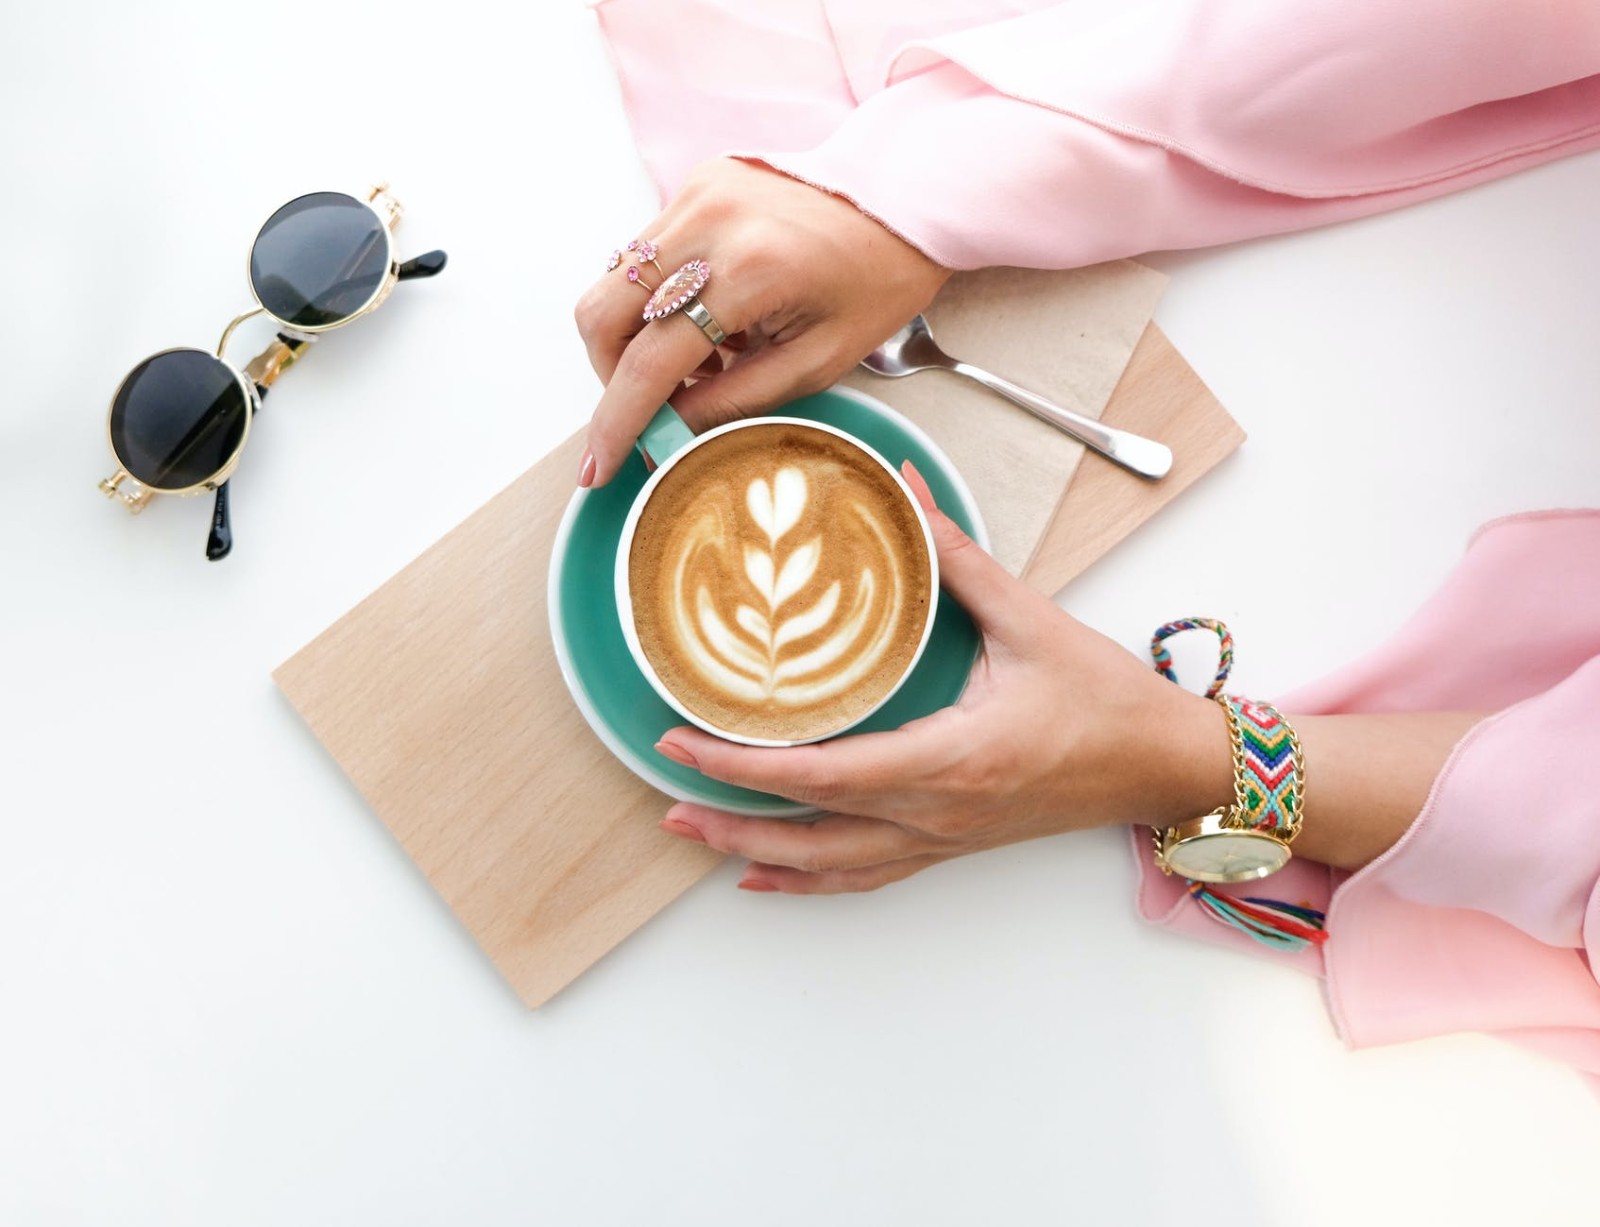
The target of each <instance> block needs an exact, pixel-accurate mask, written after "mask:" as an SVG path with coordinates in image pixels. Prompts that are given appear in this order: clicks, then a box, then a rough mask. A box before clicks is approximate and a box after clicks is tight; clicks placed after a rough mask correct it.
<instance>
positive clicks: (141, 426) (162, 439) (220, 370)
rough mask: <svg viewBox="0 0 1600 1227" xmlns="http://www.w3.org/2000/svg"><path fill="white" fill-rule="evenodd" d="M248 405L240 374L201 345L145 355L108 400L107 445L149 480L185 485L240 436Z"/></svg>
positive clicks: (215, 466)
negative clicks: (194, 347)
mask: <svg viewBox="0 0 1600 1227" xmlns="http://www.w3.org/2000/svg"><path fill="white" fill-rule="evenodd" d="M249 420H250V408H249V403H248V400H247V399H246V394H245V390H244V388H243V386H241V384H240V382H239V377H238V376H237V375H235V374H234V373H233V370H232V368H230V367H229V366H228V365H227V364H226V363H225V362H223V361H222V360H221V359H219V358H215V357H213V356H212V355H211V354H208V353H206V352H205V351H204V350H202V349H174V350H169V351H168V352H167V353H164V354H157V355H156V356H155V357H153V358H146V359H145V360H144V361H143V362H141V363H140V364H139V365H138V366H136V367H134V368H133V371H132V372H131V373H130V374H129V375H128V377H127V378H126V379H124V380H123V381H122V386H121V387H120V388H118V389H117V395H116V397H115V399H114V400H112V402H111V448H112V450H113V451H114V452H116V454H117V459H118V460H119V461H121V463H122V467H123V468H125V469H127V470H128V472H129V473H131V474H133V476H134V477H135V478H136V479H137V480H139V481H141V482H143V483H144V484H145V485H147V486H153V487H154V488H156V489H158V490H183V489H187V488H188V487H189V486H198V485H199V484H200V483H201V482H203V481H206V480H207V479H208V478H211V477H213V476H215V475H216V474H217V472H218V471H219V470H220V469H221V468H222V467H223V466H224V465H225V464H227V463H228V461H229V460H230V459H231V458H232V457H233V454H234V453H235V452H236V451H238V450H239V445H240V444H241V443H242V442H243V441H244V432H245V427H246V425H248V423H249Z"/></svg>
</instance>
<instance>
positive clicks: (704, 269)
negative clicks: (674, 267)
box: [644, 260, 728, 345]
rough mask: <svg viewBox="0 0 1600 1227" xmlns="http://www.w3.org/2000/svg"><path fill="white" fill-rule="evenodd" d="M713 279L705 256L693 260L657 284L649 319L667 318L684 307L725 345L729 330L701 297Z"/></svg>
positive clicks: (697, 324)
mask: <svg viewBox="0 0 1600 1227" xmlns="http://www.w3.org/2000/svg"><path fill="white" fill-rule="evenodd" d="M710 280H711V266H710V265H709V264H707V263H706V262H705V261H704V260H690V261H689V263H687V264H685V265H684V266H683V267H682V268H680V269H678V271H677V272H675V273H673V274H672V276H670V277H668V278H667V279H666V280H665V281H663V282H662V283H661V284H660V285H658V286H657V287H656V288H655V292H654V293H653V294H651V295H650V301H649V302H647V303H645V305H644V318H645V322H646V323H649V322H650V321H652V320H659V319H665V318H666V317H667V316H669V315H671V314H672V313H673V312H674V311H682V312H683V313H684V314H685V315H686V316H688V317H689V319H690V320H692V321H693V322H694V325H695V327H697V328H699V329H700V331H701V332H703V333H705V334H706V339H707V340H708V341H710V342H711V343H712V344H713V345H721V344H722V343H723V342H724V341H726V340H727V339H728V334H727V333H725V332H724V331H723V330H722V326H721V325H720V324H718V323H717V321H716V320H715V319H713V318H712V317H711V312H709V311H707V310H706V308H705V304H704V303H702V302H701V301H700V291H701V290H703V289H705V288H706V283H707V282H709V281H710Z"/></svg>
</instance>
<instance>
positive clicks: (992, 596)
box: [900, 460, 1055, 646]
mask: <svg viewBox="0 0 1600 1227" xmlns="http://www.w3.org/2000/svg"><path fill="white" fill-rule="evenodd" d="M900 472H901V475H902V476H904V477H905V479H906V484H907V485H909V486H910V487H911V492H912V493H913V494H915V495H916V496H917V502H918V503H919V504H921V506H922V510H923V514H925V515H926V516H927V517H928V527H929V528H931V529H932V530H933V542H934V546H935V547H936V548H937V549H938V552H939V584H940V586H941V587H942V588H943V589H944V590H945V591H946V592H948V593H949V594H950V595H951V596H953V597H954V598H955V599H956V601H957V602H958V603H959V604H960V605H961V607H962V608H963V609H965V610H966V611H967V613H968V614H969V615H970V616H971V618H972V620H973V621H974V622H976V623H977V624H978V629H979V630H981V631H982V632H983V633H984V635H985V636H986V637H988V638H992V639H996V640H998V641H999V642H1001V643H1005V644H1008V645H1012V646H1016V645H1019V644H1020V643H1021V642H1022V641H1023V639H1024V638H1025V637H1026V635H1027V633H1028V628H1029V627H1030V626H1032V625H1033V615H1035V614H1036V613H1037V608H1036V607H1037V606H1038V604H1039V603H1040V602H1044V604H1046V605H1049V606H1050V609H1051V611H1052V612H1055V606H1054V605H1051V604H1050V602H1048V601H1045V599H1044V598H1043V597H1042V596H1040V595H1039V594H1038V593H1037V592H1035V591H1034V590H1033V589H1032V588H1030V587H1028V586H1027V585H1026V584H1024V583H1023V582H1022V581H1021V580H1019V579H1016V578H1014V577H1013V576H1012V575H1011V573H1010V572H1009V571H1007V570H1006V569H1005V568H1004V567H1002V566H1001V565H1000V564H999V563H998V562H997V561H995V559H994V556H993V555H991V554H989V553H987V552H986V551H985V550H984V549H983V547H982V546H980V545H979V544H978V543H977V542H976V541H974V540H973V539H972V538H971V537H969V536H967V534H966V533H964V532H962V531H961V526H960V525H958V524H957V523H956V522H955V521H954V520H952V519H951V518H950V517H949V516H947V515H945V514H944V512H942V511H940V510H939V506H938V504H937V503H936V502H934V498H933V491H931V490H929V489H928V483H927V482H926V481H925V480H924V479H923V476H922V474H921V473H919V472H917V468H916V466H915V465H914V464H912V463H911V461H909V460H907V461H906V462H905V463H904V464H903V465H901V466H900Z"/></svg>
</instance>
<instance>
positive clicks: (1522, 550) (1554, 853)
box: [1133, 512, 1600, 1091]
mask: <svg viewBox="0 0 1600 1227" xmlns="http://www.w3.org/2000/svg"><path fill="white" fill-rule="evenodd" d="M1470 645H1482V650H1481V651H1473V650H1470ZM1442 649H1443V650H1442ZM1277 702H1278V703H1279V705H1280V706H1281V707H1282V708H1283V709H1284V710H1285V711H1288V712H1298V713H1305V714H1322V713H1336V712H1394V711H1446V710H1468V711H1470V710H1484V711H1494V712H1496V713H1497V714H1495V715H1493V716H1490V717H1489V718H1488V719H1486V720H1484V721H1483V722H1482V723H1480V724H1479V725H1478V726H1477V727H1476V728H1474V729H1473V730H1472V731H1471V732H1470V733H1469V734H1468V735H1467V736H1466V737H1465V738H1463V739H1462V741H1461V743H1460V744H1459V745H1458V746H1457V747H1456V749H1455V751H1454V753H1453V754H1452V755H1451V757H1450V759H1449V761H1448V762H1447V763H1446V765H1445V767H1444V769H1443V771H1441V772H1440V774H1439V777H1438V779H1437V780H1436V781H1435V782H1434V786H1433V789H1432V792H1431V794H1430V795H1429V797H1428V801H1427V804H1426V805H1425V806H1424V808H1423V810H1422V813H1421V814H1420V815H1418V817H1417V819H1416V821H1415V822H1414V823H1413V824H1412V826H1411V828H1410V830H1409V831H1408V832H1407V833H1406V835H1405V836H1404V837H1403V838H1402V839H1401V840H1400V842H1399V843H1397V844H1396V845H1395V846H1394V847H1393V848H1391V849H1390V850H1389V852H1387V853H1386V854H1385V855H1384V856H1382V857H1380V858H1379V859H1378V860H1376V861H1374V862H1373V863H1372V864H1371V865H1369V866H1367V867H1366V868H1365V869H1363V870H1362V871H1361V872H1359V873H1357V874H1354V875H1349V874H1343V873H1339V872H1336V871H1332V870H1329V869H1328V868H1327V867H1325V866H1321V865H1317V864H1314V863H1310V862H1291V864H1290V866H1289V868H1288V869H1287V870H1285V871H1284V872H1283V873H1280V874H1278V875H1276V876H1274V877H1273V878H1271V879H1269V881H1270V885H1271V889H1270V890H1266V889H1263V887H1265V886H1266V885H1267V884H1266V883H1263V884H1260V885H1258V886H1256V887H1253V888H1252V889H1253V891H1254V893H1258V894H1268V895H1271V896H1272V897H1274V898H1279V899H1285V900H1288V901H1291V902H1297V903H1298V902H1306V903H1310V904H1311V905H1312V906H1314V907H1317V908H1319V909H1322V910H1324V911H1326V912H1327V916H1328V932H1329V939H1328V941H1327V943H1326V945H1325V946H1324V947H1323V948H1322V951H1321V952H1317V951H1314V950H1307V951H1304V952H1301V953H1298V954H1275V953H1270V952H1268V953H1269V956H1270V957H1274V958H1278V959H1281V960H1283V961H1287V962H1289V963H1291V964H1294V965H1297V966H1299V967H1300V968H1302V969H1303V970H1306V971H1310V972H1313V973H1317V974H1321V975H1324V976H1325V977H1326V981H1327V992H1328V1001H1329V1007H1330V1009H1331V1011H1332V1013H1333V1017H1334V1021H1335V1024H1336V1026H1337V1027H1338V1028H1339V1031H1340V1033H1341V1035H1342V1036H1343V1037H1344V1039H1345V1040H1346V1042H1348V1043H1350V1044H1351V1045H1352V1046H1364V1045H1369V1044H1385V1043H1394V1042H1397V1041H1400V1040H1407V1039H1417V1038H1420V1037H1423V1036H1428V1035H1441V1034H1445V1033H1447V1032H1451V1031H1484V1032H1490V1033H1494V1034H1499V1035H1502V1036H1504V1037H1505V1038H1508V1039H1512V1040H1517V1041H1519V1042H1522V1043H1524V1044H1527V1045H1531V1046H1533V1047H1536V1048H1538V1049H1540V1050H1542V1051H1544V1052H1547V1053H1549V1054H1551V1055H1554V1056H1556V1057H1558V1058H1560V1059H1562V1060H1565V1061H1568V1062H1570V1063H1571V1064H1573V1065H1575V1066H1577V1067H1578V1068H1579V1069H1581V1070H1582V1071H1584V1072H1585V1073H1586V1074H1587V1075H1589V1077H1590V1078H1591V1079H1592V1080H1593V1083H1594V1086H1595V1089H1596V1090H1597V1091H1600V981H1597V979H1596V969H1597V968H1600V755H1596V753H1595V750H1594V747H1595V746H1596V745H1600V512H1567V513H1544V514H1538V515H1530V516H1520V517H1515V518H1512V519H1509V520H1501V521H1497V522H1496V523H1494V524H1492V525H1490V526H1489V527H1488V528H1486V529H1485V530H1483V532H1482V533H1480V534H1479V536H1478V537H1477V538H1476V539H1475V540H1474V542H1473V544H1472V547H1471V548H1470V549H1469V551H1468V553H1467V557H1466V558H1465V560H1464V561H1463V562H1462V563H1461V564H1460V566H1459V567H1458V568H1457V569H1456V571H1455V572H1454V574H1452V575H1451V577H1450V578H1449V580H1448V581H1447V582H1446V583H1445V585H1444V587H1443V588H1442V589H1441V590H1440V591H1439V593H1438V594H1436V595H1435V596H1434V597H1433V598H1432V599H1431V600H1430V601H1429V602H1428V604H1426V605H1425V606H1424V607H1423V608H1422V609H1421V610H1420V611H1419V612H1418V613H1417V614H1416V615H1415V616H1414V617H1413V618H1412V619H1411V621H1410V622H1409V623H1408V624H1407V625H1406V626H1405V627H1404V628H1403V629H1402V630H1401V631H1400V633H1399V634H1398V635H1396V636H1395V638H1394V639H1393V640H1391V641H1390V642H1389V643H1387V644H1385V645H1384V646H1383V647H1381V648H1380V649H1378V650H1377V651H1376V652H1374V653H1372V654H1371V655H1369V656H1368V657H1366V658H1365V659H1363V660H1360V661H1357V662H1356V663H1354V664H1353V665H1351V666H1349V667H1348V668H1346V669H1343V670H1341V671H1340V672H1339V673H1337V674H1336V675H1334V676H1333V677H1331V678H1329V679H1327V680H1326V681H1323V682H1318V683H1316V684H1314V685H1312V686H1308V687H1305V688H1303V689H1302V690H1301V691H1299V692H1298V693H1296V694H1292V695H1287V696H1284V697H1283V698H1282V699H1281V700H1277ZM1307 821H1308V822H1314V821H1316V814H1315V810H1314V808H1313V809H1312V810H1311V811H1310V812H1309V813H1308V815H1307ZM1133 849H1134V856H1135V858H1136V860H1137V862H1138V867H1139V869H1138V872H1139V877H1140V886H1139V909H1140V911H1141V912H1142V913H1143V914H1144V916H1145V917H1146V918H1147V919H1149V920H1152V921H1155V922H1156V923H1158V924H1163V925H1165V926H1167V927H1169V928H1173V929H1176V930H1178V931H1180V932H1184V933H1186V934H1188V935H1190V936H1194V937H1200V938H1204V939H1208V940H1213V941H1218V942H1222V943H1225V944H1228V945H1233V946H1236V947H1238V948H1240V949H1248V950H1251V951H1253V952H1264V951H1265V948H1264V947H1261V946H1258V945H1256V944H1255V943H1254V942H1252V941H1250V939H1248V938H1245V937H1243V936H1242V935H1240V934H1238V933H1237V932H1236V931H1235V930H1233V929H1230V928H1228V927H1226V926H1224V925H1222V924H1219V923H1217V922H1215V921H1213V920H1210V919H1209V918H1207V917H1206V916H1205V915H1204V914H1203V913H1202V912H1201V910H1200V909H1199V908H1198V907H1196V906H1195V905H1194V904H1193V903H1192V902H1190V901H1189V899H1188V897H1187V895H1186V894H1184V891H1183V885H1182V883H1181V882H1180V881H1177V880H1175V879H1170V878H1165V877H1163V876H1162V875H1161V873H1160V872H1159V871H1158V870H1157V869H1156V868H1155V866H1154V861H1153V858H1152V856H1151V853H1150V841H1149V835H1148V832H1137V831H1136V832H1135V839H1134V840H1133ZM1222 889H1223V890H1224V891H1225V892H1227V891H1231V890H1233V889H1235V888H1222Z"/></svg>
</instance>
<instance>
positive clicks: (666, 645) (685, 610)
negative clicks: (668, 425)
mask: <svg viewBox="0 0 1600 1227" xmlns="http://www.w3.org/2000/svg"><path fill="white" fill-rule="evenodd" d="M931 580H932V568H931V565H930V562H929V558H928V553H927V547H926V543H925V540H924V538H923V535H922V527H921V524H920V522H919V521H918V519H917V517H916V513H915V511H914V509H913V508H912V507H911V505H910V502H909V501H908V499H907V497H906V495H905V493H904V492H903V491H902V490H901V489H900V487H899V486H898V485H897V484H896V483H895V482H894V480H893V478H892V477H891V476H890V475H889V474H888V473H887V472H886V471H885V470H884V468H883V467H882V466H881V465H880V464H878V462H877V461H876V460H875V459H873V457H872V456H870V455H869V454H867V453H866V452H864V451H862V450H860V449H859V448H856V447H855V446H854V445H853V444H851V443H849V442H847V441H845V440H842V439H839V438H838V437H836V436H833V435H830V434H827V433H826V432H823V431H819V430H815V429H812V428H809V427H804V426H792V425H787V424H783V423H774V424H770V425H768V424H763V425H760V426H751V427H748V428H744V429H740V430H737V431H732V432H729V433H728V434H727V435H723V436H721V437H719V438H717V439H713V440H711V441H710V442H709V443H707V444H705V445H704V446H702V447H700V448H698V449H697V450H696V451H695V452H693V453H691V454H690V455H689V456H687V457H685V458H684V460H683V461H682V462H680V464H679V465H677V466H675V468H674V469H673V470H672V471H671V472H670V473H668V474H667V475H666V478H665V479H664V480H663V482H662V484H661V486H660V488H659V489H658V490H657V491H656V492H655V494H654V495H653V496H652V497H651V500H650V502H649V504H648V505H647V506H646V508H645V511H644V513H643V515H642V516H641V518H640V521H639V526H638V529H637V531H636V533H635V536H634V542H633V547H632V552H631V556H630V559H629V581H630V590H631V592H632V594H633V595H632V599H633V606H634V615H635V616H634V621H635V629H636V630H637V632H638V635H639V640H640V645H641V647H642V648H643V650H644V653H645V656H646V658H647V659H648V660H649V661H650V664H651V667H652V668H653V669H654V670H655V671H656V673H657V676H658V677H660V679H661V681H662V683H663V684H664V685H665V686H666V687H667V688H668V689H669V690H670V691H671V692H672V694H673V695H674V696H675V697H677V698H678V699H679V701H680V702H682V703H683V704H684V705H685V706H686V707H687V708H688V709H689V710H690V711H693V712H695V713H696V714H697V715H699V716H701V717H702V718H703V719H705V720H707V721H708V722H710V723H711V724H713V725H715V726H716V727H718V728H721V729H724V730H726V731H728V732H734V733H739V734H742V735H745V736H752V737H765V738H772V739H777V740H801V739H804V738H807V737H814V736H821V735H824V734H826V733H828V732H832V731H836V730H837V729H839V728H842V727H844V726H846V725H848V724H850V723H852V722H853V721H854V720H855V719H856V718H857V717H858V716H859V715H861V714H862V713H864V712H865V711H867V710H869V709H870V708H871V707H873V706H875V705H876V704H877V702H878V701H879V700H880V699H881V698H882V697H883V695H884V694H886V693H887V692H888V690H890V689H892V688H893V687H894V686H895V685H896V684H897V683H898V682H899V680H900V677H901V675H902V674H903V673H904V672H905V670H906V669H907V668H908V666H909V664H910V662H911V660H912V659H913V658H914V657H915V655H916V652H917V650H918V648H919V646H920V644H921V641H922V638H923V632H924V629H925V627H926V624H927V620H928V618H929V617H931V614H932V596H933V593H932V591H931V588H932V583H931Z"/></svg>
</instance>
